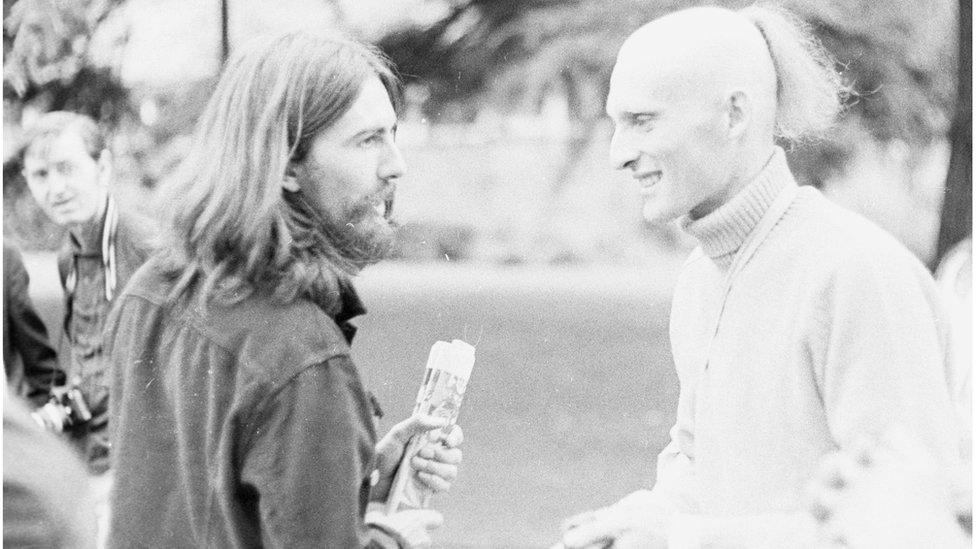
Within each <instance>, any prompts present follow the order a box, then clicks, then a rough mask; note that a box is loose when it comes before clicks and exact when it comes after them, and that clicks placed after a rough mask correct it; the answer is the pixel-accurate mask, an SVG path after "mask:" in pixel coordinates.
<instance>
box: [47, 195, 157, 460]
mask: <svg viewBox="0 0 976 549" xmlns="http://www.w3.org/2000/svg"><path fill="white" fill-rule="evenodd" d="M106 211H107V210H106ZM104 231H105V215H103V216H102V218H101V219H100V220H99V222H98V223H97V224H96V225H94V226H93V227H91V228H90V232H91V233H92V234H91V236H90V238H89V240H92V241H93V242H86V243H84V244H83V243H80V242H79V241H78V239H77V238H76V237H75V236H74V235H73V234H69V235H68V239H67V241H66V242H65V244H64V246H62V248H61V251H60V252H59V253H58V274H59V275H60V278H61V287H62V289H64V321H63V323H62V330H63V331H64V337H62V338H61V342H62V344H61V348H60V349H59V354H60V356H61V363H62V365H63V367H64V369H65V371H66V372H67V374H68V381H69V383H70V384H73V385H75V384H76V385H77V386H78V387H79V389H81V392H82V394H83V395H84V397H85V401H86V403H87V404H88V408H89V409H90V410H91V413H92V419H91V421H88V422H87V423H85V424H82V425H79V426H76V427H74V428H72V429H71V430H70V431H69V434H70V435H71V439H72V442H73V443H74V444H75V445H76V446H77V447H79V450H80V451H81V453H82V456H83V457H84V459H85V461H86V462H87V463H88V467H89V469H90V470H91V472H93V473H96V474H97V473H102V472H104V471H105V470H106V469H108V466H109V456H108V454H109V448H110V443H109V437H108V427H107V424H108V398H109V378H108V372H107V369H108V359H107V357H105V356H104V353H103V351H102V346H103V342H102V337H103V330H104V327H105V322H106V319H107V318H108V314H109V311H110V310H111V307H112V304H113V303H114V302H115V300H116V298H117V296H118V295H119V294H121V293H122V290H123V288H125V285H126V283H128V281H129V279H130V278H131V277H132V275H133V274H134V273H135V271H136V270H137V269H138V268H139V267H140V266H141V265H142V264H143V263H145V261H146V259H147V258H148V256H149V254H150V252H151V250H152V245H151V242H152V239H153V238H154V236H155V235H153V234H152V233H153V226H152V224H151V222H150V221H149V220H147V219H145V218H143V217H141V216H138V215H136V214H134V213H133V212H129V211H119V214H118V230H117V232H116V235H117V237H116V252H115V261H116V263H115V264H116V269H115V270H116V274H117V281H116V285H115V291H114V293H113V295H112V299H108V296H106V295H105V282H104V281H105V277H106V269H105V268H104V267H103V256H102V246H101V240H102V238H103V236H104ZM73 269H74V270H75V272H76V281H75V284H74V286H75V287H74V288H71V287H70V286H71V284H69V275H70V273H71V271H72V270H73ZM78 273H80V275H79V274H78Z"/></svg>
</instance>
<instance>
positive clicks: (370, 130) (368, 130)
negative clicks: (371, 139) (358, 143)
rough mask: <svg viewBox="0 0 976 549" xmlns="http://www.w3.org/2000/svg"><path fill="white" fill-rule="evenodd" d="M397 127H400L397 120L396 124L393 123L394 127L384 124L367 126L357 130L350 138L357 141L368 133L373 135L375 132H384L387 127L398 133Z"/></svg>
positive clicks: (391, 131)
mask: <svg viewBox="0 0 976 549" xmlns="http://www.w3.org/2000/svg"><path fill="white" fill-rule="evenodd" d="M397 127H398V124H397V123H395V122H394V124H393V126H392V127H388V126H382V125H376V126H373V127H371V128H366V129H365V130H360V131H358V132H356V133H355V134H354V135H353V136H352V137H350V138H349V139H350V140H352V141H355V140H357V139H359V138H361V137H365V136H367V135H373V134H375V133H382V132H384V131H386V130H387V129H389V130H390V133H392V134H394V135H396V132H397Z"/></svg>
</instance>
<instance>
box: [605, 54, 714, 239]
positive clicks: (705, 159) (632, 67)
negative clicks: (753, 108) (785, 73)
mask: <svg viewBox="0 0 976 549" xmlns="http://www.w3.org/2000/svg"><path fill="white" fill-rule="evenodd" d="M628 57H629V58H628ZM634 57H635V56H634V55H630V56H626V57H625V56H623V55H622V56H621V59H620V60H619V61H618V63H617V65H616V66H615V67H614V71H613V77H612V78H611V80H610V93H609V95H608V97H607V113H608V114H609V115H610V118H611V119H612V120H613V122H614V133H613V140H612V141H611V145H610V156H611V159H612V161H613V164H614V166H615V167H616V168H618V169H625V170H630V171H631V173H632V175H633V177H634V179H636V180H637V181H638V183H639V184H640V186H641V195H642V196H643V198H644V210H643V212H644V218H645V219H647V220H648V221H651V222H655V223H664V222H668V221H672V220H674V219H677V218H679V217H681V216H683V215H685V214H687V213H692V215H693V216H694V217H696V218H698V217H701V216H704V215H706V214H707V213H709V212H711V211H712V210H714V209H715V208H716V207H718V206H719V205H721V203H722V200H723V199H724V196H725V192H724V191H725V190H726V188H727V187H728V186H729V185H730V169H731V168H730V164H731V158H730V154H731V147H730V145H729V142H728V140H727V139H726V135H727V131H726V127H727V124H725V123H724V122H725V118H724V116H723V113H724V111H723V109H722V105H721V103H720V101H718V100H717V97H716V100H712V99H711V98H710V97H709V95H708V94H707V93H706V92H704V91H703V90H701V89H699V86H696V85H695V82H693V81H692V79H689V78H687V77H684V76H683V75H682V74H681V73H682V71H681V70H680V68H668V67H664V66H661V65H659V64H658V65H657V66H655V63H653V62H649V61H648V60H646V59H640V60H638V59H634Z"/></svg>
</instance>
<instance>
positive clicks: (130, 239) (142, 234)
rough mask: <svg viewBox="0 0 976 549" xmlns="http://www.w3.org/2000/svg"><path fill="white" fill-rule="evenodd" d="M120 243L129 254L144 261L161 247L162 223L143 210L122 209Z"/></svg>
mask: <svg viewBox="0 0 976 549" xmlns="http://www.w3.org/2000/svg"><path fill="white" fill-rule="evenodd" d="M118 240H119V244H120V245H121V247H122V248H123V249H125V250H126V251H127V253H128V254H131V255H136V256H138V257H140V258H141V259H142V260H143V261H144V260H145V259H147V258H148V257H149V256H150V255H151V254H152V253H153V252H154V251H156V250H158V249H159V248H160V247H161V225H160V223H159V221H158V220H156V219H153V218H151V217H149V216H147V215H145V214H142V213H141V212H137V211H132V210H121V211H120V212H119V225H118Z"/></svg>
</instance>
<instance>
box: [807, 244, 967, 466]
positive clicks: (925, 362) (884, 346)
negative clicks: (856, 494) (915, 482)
mask: <svg viewBox="0 0 976 549" xmlns="http://www.w3.org/2000/svg"><path fill="white" fill-rule="evenodd" d="M902 255H904V256H905V257H902ZM815 316H816V320H815V322H814V326H815V329H814V330H813V331H812V332H811V334H810V339H809V345H810V349H811V354H812V359H813V363H814V375H815V376H816V378H817V382H818V386H819V389H820V392H821V397H822V399H823V403H824V408H825V411H826V415H827V425H828V429H829V430H830V434H831V436H832V438H833V440H834V441H835V443H836V444H837V445H838V446H839V447H840V448H849V447H850V446H851V444H853V443H855V442H856V441H858V440H859V439H863V438H867V439H874V438H876V437H878V436H879V435H881V434H883V433H884V432H886V431H888V430H890V429H893V428H894V429H898V430H900V431H902V432H904V433H906V434H907V435H908V436H910V437H912V438H913V439H915V440H916V441H918V443H919V444H921V445H922V447H923V448H924V449H925V450H927V451H928V452H929V453H930V454H931V455H932V456H933V457H935V458H936V459H938V460H939V461H940V463H942V464H945V465H953V464H955V448H956V441H955V440H954V437H955V434H954V433H955V432H956V430H955V425H954V419H953V415H952V404H951V397H950V387H949V385H950V382H949V379H948V376H947V371H948V370H947V368H948V362H947V360H948V357H949V356H950V355H949V349H948V348H947V347H948V328H949V325H948V322H947V321H946V320H945V315H944V312H943V311H942V304H941V302H940V301H939V298H938V295H937V291H936V288H935V285H934V283H933V282H932V280H931V277H930V276H929V274H928V271H926V270H925V269H924V267H922V265H921V264H920V263H918V262H917V261H914V258H911V257H907V254H898V255H896V254H888V255H882V256H881V257H880V259H879V258H878V256H875V257H874V258H871V259H870V260H869V259H867V258H865V257H863V256H861V257H854V258H849V260H848V261H846V262H844V263H843V264H842V265H839V266H838V267H837V268H836V269H835V270H834V272H833V274H832V276H831V277H830V278H829V280H828V281H827V283H826V284H825V286H824V288H823V294H822V296H821V299H820V300H819V305H818V306H817V307H816V313H815Z"/></svg>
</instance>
